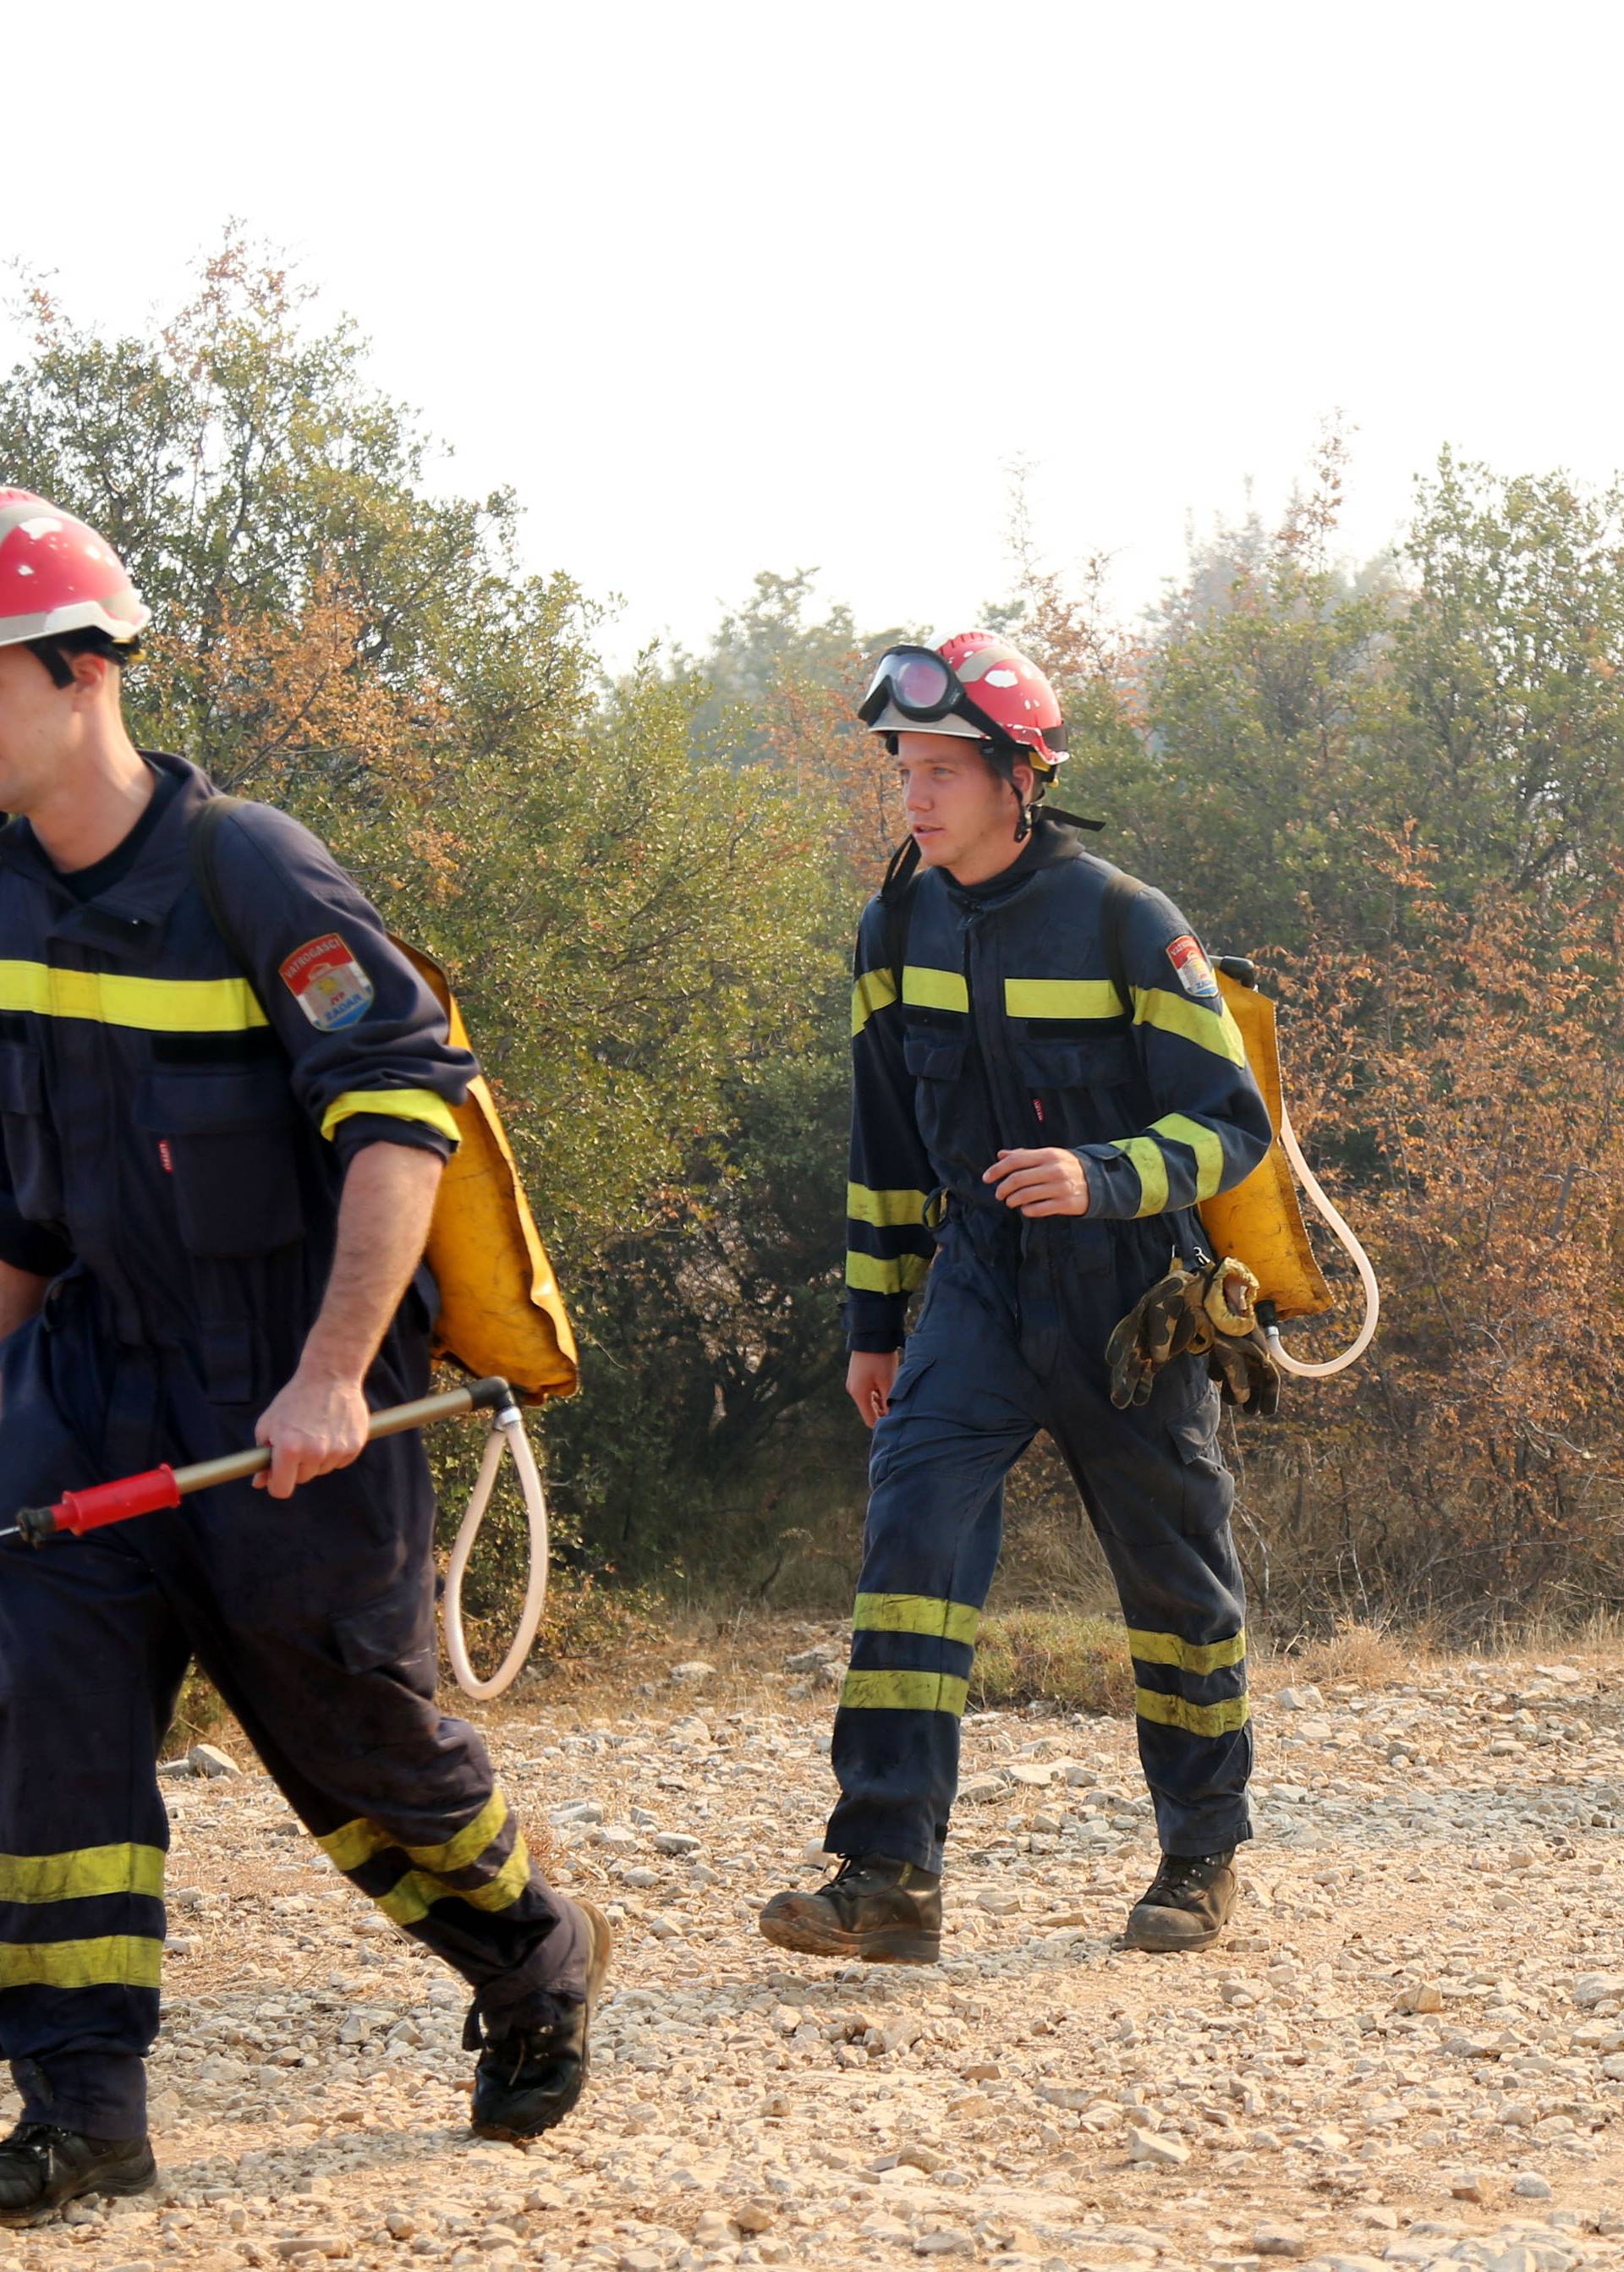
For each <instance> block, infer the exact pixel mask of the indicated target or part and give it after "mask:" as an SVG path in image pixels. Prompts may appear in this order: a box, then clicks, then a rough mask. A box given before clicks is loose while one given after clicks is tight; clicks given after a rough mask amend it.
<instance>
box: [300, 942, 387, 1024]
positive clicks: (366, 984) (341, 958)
mask: <svg viewBox="0 0 1624 2272" xmlns="http://www.w3.org/2000/svg"><path fill="white" fill-rule="evenodd" d="M281 976H282V983H283V985H284V986H286V988H287V989H288V992H289V993H290V994H291V995H292V996H293V998H294V1000H295V1001H296V1003H297V1004H298V1005H299V1007H300V1009H301V1010H303V1013H304V1014H305V1016H306V1017H307V1018H308V1019H309V1020H310V1021H311V1025H312V1026H314V1027H315V1028H316V1030H317V1032H318V1034H335V1033H337V1032H338V1030H339V1029H340V1028H341V1027H342V1026H353V1025H354V1024H355V1022H356V1020H358V1019H361V1018H364V1017H365V1015H366V1013H367V1012H368V1011H369V1010H370V1008H371V1006H372V1001H373V997H374V995H375V993H376V991H377V990H376V988H375V987H374V986H373V984H372V982H371V980H370V978H369V977H368V976H367V975H366V972H365V971H364V970H363V968H362V967H361V965H360V963H359V962H358V961H357V960H355V955H354V954H353V953H351V952H350V948H349V945H348V941H347V940H345V939H343V938H341V937H340V935H339V933H338V932H337V931H335V930H330V931H328V932H327V933H326V937H325V938H311V939H306V941H305V943H304V945H303V946H301V947H299V948H298V949H296V952H295V953H292V954H290V955H289V956H288V960H287V961H286V962H284V963H282V964H281Z"/></svg>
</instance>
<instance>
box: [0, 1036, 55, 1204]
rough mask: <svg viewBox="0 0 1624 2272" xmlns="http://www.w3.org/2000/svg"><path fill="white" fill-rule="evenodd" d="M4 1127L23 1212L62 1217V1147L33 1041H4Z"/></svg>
mask: <svg viewBox="0 0 1624 2272" xmlns="http://www.w3.org/2000/svg"><path fill="white" fill-rule="evenodd" d="M0 1130H3V1131H4V1140H5V1164H6V1172H7V1174H8V1175H9V1176H10V1177H11V1194H12V1197H13V1198H14V1199H15V1200H16V1201H17V1207H18V1212H19V1214H22V1215H24V1216H26V1219H27V1220H28V1222H50V1223H55V1222H61V1221H62V1217H63V1189H62V1152H61V1148H60V1147H59V1146H58V1144H57V1142H56V1129H55V1128H54V1127H53V1126H52V1125H51V1120H50V1116H49V1113H48V1112H47V1111H46V1110H45V1074H44V1068H43V1066H42V1065H41V1062H40V1052H39V1050H37V1049H35V1048H34V1045H33V1043H28V1042H0Z"/></svg>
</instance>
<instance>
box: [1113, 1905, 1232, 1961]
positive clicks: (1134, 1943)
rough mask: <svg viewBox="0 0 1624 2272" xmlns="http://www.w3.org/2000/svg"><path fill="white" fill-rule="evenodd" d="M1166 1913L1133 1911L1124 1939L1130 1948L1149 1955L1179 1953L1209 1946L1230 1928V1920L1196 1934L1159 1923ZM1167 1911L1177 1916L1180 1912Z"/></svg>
mask: <svg viewBox="0 0 1624 2272" xmlns="http://www.w3.org/2000/svg"><path fill="white" fill-rule="evenodd" d="M1162 1914H1163V1912H1162V1911H1160V1910H1134V1911H1133V1912H1132V1914H1131V1915H1130V1916H1129V1917H1128V1921H1127V1930H1126V1932H1125V1933H1124V1934H1123V1936H1122V1938H1123V1939H1124V1941H1125V1942H1126V1945H1127V1947H1129V1948H1137V1949H1141V1950H1142V1951H1143V1952H1144V1953H1145V1954H1147V1955H1149V1956H1179V1955H1183V1954H1186V1953H1187V1952H1189V1951H1191V1950H1194V1949H1199V1948H1210V1947H1212V1946H1213V1944H1214V1942H1215V1941H1219V1940H1222V1939H1223V1938H1224V1934H1225V1933H1226V1932H1228V1930H1229V1922H1230V1921H1229V1919H1228V1918H1227V1917H1225V1918H1224V1919H1223V1921H1222V1922H1221V1923H1220V1924H1215V1925H1211V1926H1209V1927H1208V1928H1206V1929H1205V1930H1198V1931H1197V1932H1194V1933H1189V1932H1180V1931H1179V1930H1178V1929H1177V1928H1176V1927H1170V1926H1167V1925H1163V1924H1157V1923H1156V1919H1157V1918H1158V1917H1160V1916H1161V1915H1162ZM1167 1914H1169V1915H1173V1916H1176V1915H1178V1914H1179V1912H1178V1911H1176V1910H1175V1911H1170V1912H1168V1913H1167Z"/></svg>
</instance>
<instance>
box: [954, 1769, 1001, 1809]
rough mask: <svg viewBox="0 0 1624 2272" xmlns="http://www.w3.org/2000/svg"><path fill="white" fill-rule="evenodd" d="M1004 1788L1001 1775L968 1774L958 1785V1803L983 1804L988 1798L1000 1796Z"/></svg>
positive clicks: (963, 1804)
mask: <svg viewBox="0 0 1624 2272" xmlns="http://www.w3.org/2000/svg"><path fill="white" fill-rule="evenodd" d="M1006 1788H1007V1786H1006V1784H1005V1782H1004V1779H1003V1777H1002V1775H970V1776H969V1777H968V1778H967V1780H966V1781H965V1782H962V1783H961V1784H960V1785H959V1804H960V1805H961V1806H965V1805H969V1806H984V1805H986V1803H987V1801H988V1800H989V1799H992V1798H1002V1797H1003V1796H1004V1792H1005V1790H1006Z"/></svg>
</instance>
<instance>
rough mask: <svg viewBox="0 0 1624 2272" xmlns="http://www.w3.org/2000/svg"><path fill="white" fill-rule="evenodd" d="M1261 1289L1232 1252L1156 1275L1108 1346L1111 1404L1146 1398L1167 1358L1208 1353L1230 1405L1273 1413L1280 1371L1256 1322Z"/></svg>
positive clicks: (1213, 1373) (1124, 1405)
mask: <svg viewBox="0 0 1624 2272" xmlns="http://www.w3.org/2000/svg"><path fill="white" fill-rule="evenodd" d="M1257 1290H1258V1282H1257V1280H1256V1279H1255V1278H1254V1276H1253V1274H1252V1273H1251V1271H1250V1270H1248V1269H1247V1267H1246V1264H1245V1263H1244V1262H1238V1261H1236V1260H1235V1259H1233V1257H1226V1258H1225V1259H1224V1260H1223V1261H1220V1262H1214V1263H1211V1264H1209V1266H1208V1267H1206V1268H1205V1269H1201V1270H1190V1269H1186V1268H1183V1267H1180V1268H1179V1269H1176V1270H1171V1271H1170V1272H1169V1273H1168V1274H1167V1276H1166V1277H1165V1278H1163V1279H1159V1280H1158V1281H1157V1282H1156V1284H1155V1285H1154V1286H1153V1287H1152V1288H1151V1289H1150V1290H1149V1293H1148V1294H1145V1295H1143V1296H1141V1298H1140V1300H1139V1301H1138V1302H1136V1303H1135V1304H1134V1307H1133V1308H1132V1309H1131V1310H1130V1311H1129V1312H1128V1313H1127V1315H1126V1318H1124V1319H1122V1320H1121V1321H1120V1323H1119V1324H1118V1325H1117V1326H1116V1327H1114V1328H1113V1329H1112V1332H1111V1339H1110V1340H1109V1341H1108V1342H1106V1344H1105V1362H1106V1364H1108V1365H1109V1367H1110V1369H1111V1402H1112V1403H1113V1404H1115V1405H1116V1406H1118V1407H1119V1409H1126V1408H1127V1407H1128V1406H1130V1405H1138V1404H1143V1403H1144V1402H1145V1401H1146V1400H1147V1399H1148V1398H1149V1394H1150V1392H1151V1389H1152V1387H1153V1386H1155V1382H1156V1375H1157V1373H1158V1372H1160V1371H1161V1370H1162V1368H1163V1366H1164V1364H1168V1363H1170V1362H1171V1359H1172V1358H1174V1357H1176V1356H1204V1357H1205V1358H1206V1360H1207V1371H1208V1373H1209V1376H1210V1377H1211V1378H1212V1379H1214V1380H1216V1382H1217V1384H1218V1389H1219V1393H1220V1394H1221V1395H1222V1396H1223V1398H1224V1402H1225V1403H1226V1404H1239V1405H1244V1406H1246V1408H1247V1409H1249V1410H1253V1411H1256V1412H1258V1413H1261V1415H1263V1416H1264V1417H1265V1418H1267V1417H1269V1416H1271V1415H1272V1414H1273V1413H1274V1412H1275V1411H1276V1409H1278V1407H1279V1403H1280V1373H1279V1369H1278V1367H1277V1366H1276V1364H1275V1361H1274V1358H1273V1357H1272V1356H1270V1354H1269V1343H1268V1341H1267V1340H1266V1339H1265V1337H1264V1334H1263V1330H1262V1327H1261V1326H1260V1325H1259V1324H1258V1321H1257V1307H1256V1304H1257Z"/></svg>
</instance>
